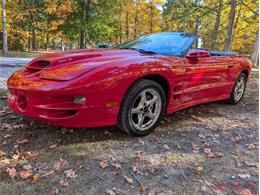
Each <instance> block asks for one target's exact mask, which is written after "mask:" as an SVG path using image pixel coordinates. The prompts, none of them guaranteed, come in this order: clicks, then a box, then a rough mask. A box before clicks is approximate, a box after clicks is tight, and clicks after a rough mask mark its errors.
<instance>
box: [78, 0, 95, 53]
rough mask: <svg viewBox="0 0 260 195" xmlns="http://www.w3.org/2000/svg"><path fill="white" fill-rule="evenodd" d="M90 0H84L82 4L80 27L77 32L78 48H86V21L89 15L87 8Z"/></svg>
mask: <svg viewBox="0 0 260 195" xmlns="http://www.w3.org/2000/svg"><path fill="white" fill-rule="evenodd" d="M91 2H92V0H85V1H84V3H83V5H82V7H81V8H82V12H83V14H82V20H81V21H82V22H81V29H80V32H79V47H80V49H84V48H86V28H87V26H86V22H87V21H88V17H89V10H90V6H91Z"/></svg>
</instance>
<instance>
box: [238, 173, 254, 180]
mask: <svg viewBox="0 0 260 195" xmlns="http://www.w3.org/2000/svg"><path fill="white" fill-rule="evenodd" d="M237 176H238V177H239V178H241V179H249V178H250V177H251V175H249V174H248V173H246V174H237Z"/></svg>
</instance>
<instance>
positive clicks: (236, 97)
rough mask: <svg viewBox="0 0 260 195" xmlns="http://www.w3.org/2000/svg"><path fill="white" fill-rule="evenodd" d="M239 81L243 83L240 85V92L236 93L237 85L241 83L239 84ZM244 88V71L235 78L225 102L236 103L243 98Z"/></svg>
mask: <svg viewBox="0 0 260 195" xmlns="http://www.w3.org/2000/svg"><path fill="white" fill-rule="evenodd" d="M240 82H243V85H242V86H240V88H239V89H240V90H241V92H240V94H239V95H238V89H237V87H238V86H239V85H241V84H239V83H240ZM245 89H246V74H245V73H241V74H240V75H239V76H238V77H237V79H236V82H235V85H234V87H233V90H232V92H231V94H230V98H229V99H228V100H227V102H228V103H229V104H238V103H239V102H240V101H241V99H242V98H243V96H244V93H245Z"/></svg>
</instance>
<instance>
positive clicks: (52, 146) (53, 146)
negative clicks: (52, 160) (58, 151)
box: [49, 144, 57, 149]
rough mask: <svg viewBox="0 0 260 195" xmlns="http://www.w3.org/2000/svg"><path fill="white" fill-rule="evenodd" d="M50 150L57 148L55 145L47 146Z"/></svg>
mask: <svg viewBox="0 0 260 195" xmlns="http://www.w3.org/2000/svg"><path fill="white" fill-rule="evenodd" d="M49 148H50V149H54V148H57V145H56V144H52V145H50V146H49Z"/></svg>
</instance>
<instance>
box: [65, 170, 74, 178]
mask: <svg viewBox="0 0 260 195" xmlns="http://www.w3.org/2000/svg"><path fill="white" fill-rule="evenodd" d="M65 175H66V177H69V178H76V177H77V175H76V173H75V171H73V170H72V169H69V170H67V171H65Z"/></svg>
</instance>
